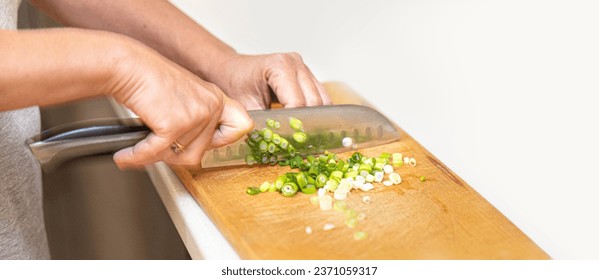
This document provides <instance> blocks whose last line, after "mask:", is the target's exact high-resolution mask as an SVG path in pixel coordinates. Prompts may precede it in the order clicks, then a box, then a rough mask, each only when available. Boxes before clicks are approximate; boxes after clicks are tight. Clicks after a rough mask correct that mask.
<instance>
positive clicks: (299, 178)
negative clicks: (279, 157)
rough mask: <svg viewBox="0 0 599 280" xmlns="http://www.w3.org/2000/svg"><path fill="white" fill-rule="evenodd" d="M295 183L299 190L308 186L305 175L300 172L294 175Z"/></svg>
mask: <svg viewBox="0 0 599 280" xmlns="http://www.w3.org/2000/svg"><path fill="white" fill-rule="evenodd" d="M295 182H296V183H297V185H298V186H299V187H300V188H303V187H305V186H307V185H308V179H306V175H304V173H302V172H300V173H297V174H296V175H295Z"/></svg>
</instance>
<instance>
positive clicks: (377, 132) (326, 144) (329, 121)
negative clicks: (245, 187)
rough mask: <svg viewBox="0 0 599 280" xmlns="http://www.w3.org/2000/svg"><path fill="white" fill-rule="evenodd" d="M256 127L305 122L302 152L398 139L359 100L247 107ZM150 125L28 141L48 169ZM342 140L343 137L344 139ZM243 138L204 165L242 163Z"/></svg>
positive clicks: (111, 146) (89, 127)
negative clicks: (353, 102) (269, 121)
mask: <svg viewBox="0 0 599 280" xmlns="http://www.w3.org/2000/svg"><path fill="white" fill-rule="evenodd" d="M249 114H250V116H251V118H252V119H253V120H254V123H255V129H258V130H260V129H262V128H264V127H266V120H267V119H273V120H278V121H280V123H281V127H280V128H279V129H277V130H276V131H275V133H278V134H279V135H281V136H282V137H284V138H286V139H291V135H292V134H293V132H294V131H293V130H292V129H291V127H290V126H289V125H288V120H289V118H290V117H294V118H297V119H300V120H302V121H303V124H304V130H305V131H306V133H307V134H308V136H309V137H308V140H307V141H306V142H305V143H302V144H301V145H298V146H297V147H296V150H297V152H298V153H300V154H302V155H308V154H319V153H322V152H324V151H325V150H327V151H331V152H336V153H338V152H343V151H348V150H351V149H360V148H368V147H373V146H377V145H381V144H385V143H389V142H393V141H396V140H399V132H398V131H397V128H396V127H395V125H394V124H393V123H392V122H390V121H389V120H388V119H387V118H386V117H385V116H383V115H382V114H381V113H379V112H377V111H376V110H374V109H372V108H370V107H366V106H360V105H331V106H317V107H302V108H284V109H273V110H255V111H249ZM148 133H150V129H149V128H148V127H146V126H145V125H144V124H143V123H142V122H141V121H140V119H138V118H130V119H95V120H88V121H82V122H76V123H70V124H66V125H63V126H59V127H55V128H51V129H49V130H46V131H44V132H42V133H41V134H40V135H38V136H36V137H33V138H31V139H29V140H28V141H27V144H28V146H29V148H30V149H31V151H32V152H33V154H34V155H35V157H36V158H37V159H38V160H39V162H40V164H41V166H42V168H43V170H44V171H46V172H49V171H52V170H54V169H55V168H57V167H58V166H60V165H61V164H62V163H63V162H65V161H68V160H71V159H74V158H78V157H82V156H90V155H99V154H109V153H114V152H116V151H118V150H120V149H122V148H125V147H129V146H133V145H135V143H137V142H139V141H140V140H142V139H144V138H145V137H146V136H147V135H148ZM344 139H345V140H344ZM245 140H246V139H245V137H244V138H242V139H240V140H238V141H237V142H235V143H232V144H230V145H227V146H224V147H220V148H215V149H213V150H211V151H207V152H206V153H205V155H204V157H203V158H202V161H201V164H202V167H203V168H212V167H221V166H230V165H243V164H245V160H246V156H247V155H249V154H250V153H251V150H250V149H249V147H248V146H247V144H246V142H245Z"/></svg>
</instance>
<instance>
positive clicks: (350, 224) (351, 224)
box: [345, 217, 358, 228]
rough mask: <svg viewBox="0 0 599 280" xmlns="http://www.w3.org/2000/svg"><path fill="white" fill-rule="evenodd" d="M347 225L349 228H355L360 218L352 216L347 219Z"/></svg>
mask: <svg viewBox="0 0 599 280" xmlns="http://www.w3.org/2000/svg"><path fill="white" fill-rule="evenodd" d="M345 225H346V226H347V227H349V228H355V227H356V226H357V225H358V219H357V218H356V217H350V218H347V219H345Z"/></svg>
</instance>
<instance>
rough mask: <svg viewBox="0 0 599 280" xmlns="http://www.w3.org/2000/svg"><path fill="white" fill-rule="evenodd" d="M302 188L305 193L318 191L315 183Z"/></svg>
mask: <svg viewBox="0 0 599 280" xmlns="http://www.w3.org/2000/svg"><path fill="white" fill-rule="evenodd" d="M300 190H301V191H302V193H305V194H313V193H316V187H315V186H314V185H310V184H308V185H306V186H305V187H303V188H300Z"/></svg>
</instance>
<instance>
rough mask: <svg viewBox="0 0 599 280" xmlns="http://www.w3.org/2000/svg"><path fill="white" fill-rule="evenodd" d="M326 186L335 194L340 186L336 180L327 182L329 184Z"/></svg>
mask: <svg viewBox="0 0 599 280" xmlns="http://www.w3.org/2000/svg"><path fill="white" fill-rule="evenodd" d="M325 186H328V187H327V189H328V190H329V191H330V192H334V191H335V190H336V189H337V187H338V186H339V182H337V180H334V179H329V180H328V181H327V183H326V184H325Z"/></svg>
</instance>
